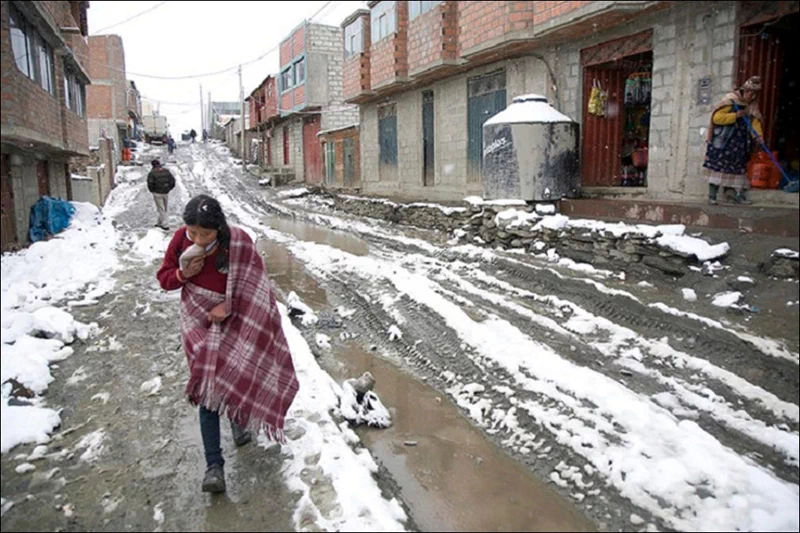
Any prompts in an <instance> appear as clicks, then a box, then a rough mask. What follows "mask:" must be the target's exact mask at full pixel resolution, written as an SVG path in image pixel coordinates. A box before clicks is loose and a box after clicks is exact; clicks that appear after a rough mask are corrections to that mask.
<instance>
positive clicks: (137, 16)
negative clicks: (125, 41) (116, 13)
mask: <svg viewBox="0 0 800 533" xmlns="http://www.w3.org/2000/svg"><path fill="white" fill-rule="evenodd" d="M166 3H167V2H166V1H165V2H159V3H158V4H156V5H154V6H153V7H151V8H149V9H146V10H144V11H142V12H141V13H137V14H136V15H133V16H132V17H128V18H126V19H125V20H121V21H119V22H116V23H114V24H112V25H110V26H106V27H105V28H100V29H99V30H97V31H95V32H94V33H93V34H92V35H98V34H100V33H102V32H104V31H106V30H110V29H111V28H116V27H117V26H121V25H122V24H125V23H126V22H130V21H132V20H133V19H136V18H139V17H141V16H142V15H146V14H147V13H150V12H151V11H155V10H156V9H158V8H159V7H161V6H163V5H164V4H166Z"/></svg>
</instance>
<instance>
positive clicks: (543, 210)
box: [536, 204, 556, 215]
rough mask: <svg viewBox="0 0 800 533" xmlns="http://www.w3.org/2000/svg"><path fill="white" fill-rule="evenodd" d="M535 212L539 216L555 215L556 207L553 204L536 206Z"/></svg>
mask: <svg viewBox="0 0 800 533" xmlns="http://www.w3.org/2000/svg"><path fill="white" fill-rule="evenodd" d="M536 212H537V213H539V214H540V215H555V214H556V206H554V205H553V204H536Z"/></svg>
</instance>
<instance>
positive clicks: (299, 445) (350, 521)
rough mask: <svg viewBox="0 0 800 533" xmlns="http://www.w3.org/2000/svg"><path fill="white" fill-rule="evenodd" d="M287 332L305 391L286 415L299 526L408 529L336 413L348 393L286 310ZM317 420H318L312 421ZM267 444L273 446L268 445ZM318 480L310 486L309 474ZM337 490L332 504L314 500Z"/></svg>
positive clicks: (287, 475)
mask: <svg viewBox="0 0 800 533" xmlns="http://www.w3.org/2000/svg"><path fill="white" fill-rule="evenodd" d="M281 314H282V316H283V331H284V333H285V334H286V340H287V342H288V344H289V349H290V350H291V352H292V362H293V363H294V366H295V371H296V372H297V379H298V381H299V382H300V390H299V392H298V394H297V397H296V398H295V400H294V403H293V404H292V407H291V409H290V410H289V413H288V415H287V417H286V419H287V421H289V422H287V426H289V425H290V424H291V427H287V436H288V439H289V440H288V443H287V444H286V445H284V446H283V453H284V456H287V457H288V458H287V459H286V464H285V465H284V467H283V469H282V470H283V475H284V479H285V480H286V483H287V485H288V487H289V488H290V490H293V491H297V492H299V493H300V494H301V496H300V499H299V500H298V502H297V507H296V510H295V514H294V521H295V528H296V529H297V530H298V531H300V530H303V529H309V527H308V522H309V521H310V522H312V523H314V524H315V526H316V527H315V528H314V529H319V530H320V531H405V527H404V525H403V522H405V521H406V520H407V516H406V514H405V512H404V511H403V508H402V507H401V505H400V503H399V502H398V501H397V500H396V499H391V500H387V499H385V498H384V497H383V495H382V494H381V489H380V488H379V487H378V484H377V482H376V481H375V475H376V474H377V472H378V465H377V464H376V463H375V461H374V459H373V458H372V456H371V455H370V453H369V451H368V450H366V449H365V448H363V447H360V446H358V444H359V442H360V441H359V438H358V436H357V435H356V434H355V433H354V432H353V431H352V430H351V429H350V428H349V427H347V423H346V422H343V423H342V424H341V425H337V424H336V423H335V422H334V419H333V418H332V415H331V413H332V412H333V411H334V410H335V409H336V408H337V407H338V406H339V399H340V398H341V397H342V396H343V395H344V389H343V388H342V387H340V386H339V384H338V383H336V382H335V381H334V380H333V379H332V378H331V377H330V375H328V373H327V372H325V371H324V370H323V369H322V368H320V366H319V364H317V362H316V359H315V358H314V355H313V354H312V353H311V350H310V349H309V347H308V344H307V343H306V341H305V340H304V339H303V336H302V334H301V333H300V331H299V330H298V329H297V328H295V327H294V326H293V325H292V322H291V320H290V319H289V317H288V315H287V313H286V309H285V308H284V307H283V306H281ZM312 420H316V421H314V422H312ZM262 444H263V445H265V446H268V445H269V444H268V443H266V442H264V441H262ZM309 471H313V472H314V479H315V480H316V482H310V483H307V482H305V481H303V479H308V476H307V474H308V472H309ZM323 484H324V485H326V486H328V487H332V490H331V493H332V494H331V501H330V502H324V501H319V499H317V498H316V497H315V498H312V497H311V489H312V486H315V485H316V486H319V485H323Z"/></svg>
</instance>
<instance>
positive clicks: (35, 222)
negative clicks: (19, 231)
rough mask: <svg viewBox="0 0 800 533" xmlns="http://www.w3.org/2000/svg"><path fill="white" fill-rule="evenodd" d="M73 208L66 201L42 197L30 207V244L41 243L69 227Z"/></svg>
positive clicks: (73, 211)
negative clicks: (49, 236)
mask: <svg viewBox="0 0 800 533" xmlns="http://www.w3.org/2000/svg"><path fill="white" fill-rule="evenodd" d="M74 213H75V208H74V207H72V204H70V203H69V202H67V201H66V200H61V199H57V198H50V197H49V196H42V197H41V198H40V199H39V201H38V202H36V203H35V204H33V207H31V227H30V230H28V237H30V239H31V242H36V241H41V240H42V239H44V238H45V237H47V236H48V235H55V234H57V233H61V232H62V231H64V230H65V229H66V228H67V226H69V220H70V219H71V218H72V215H73V214H74Z"/></svg>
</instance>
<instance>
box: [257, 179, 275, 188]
mask: <svg viewBox="0 0 800 533" xmlns="http://www.w3.org/2000/svg"><path fill="white" fill-rule="evenodd" d="M270 183H272V178H262V179H260V180H258V184H259V185H261V186H262V187H266V186H267V185H269V184H270Z"/></svg>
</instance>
